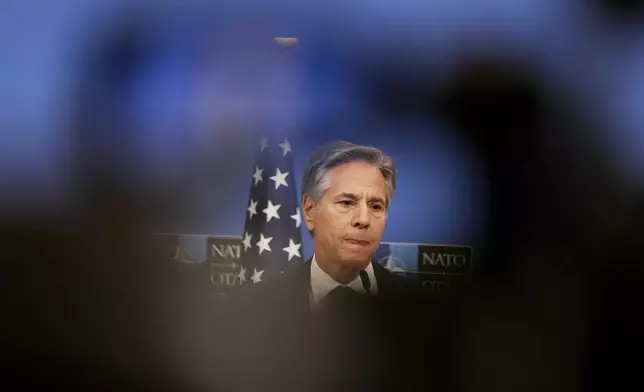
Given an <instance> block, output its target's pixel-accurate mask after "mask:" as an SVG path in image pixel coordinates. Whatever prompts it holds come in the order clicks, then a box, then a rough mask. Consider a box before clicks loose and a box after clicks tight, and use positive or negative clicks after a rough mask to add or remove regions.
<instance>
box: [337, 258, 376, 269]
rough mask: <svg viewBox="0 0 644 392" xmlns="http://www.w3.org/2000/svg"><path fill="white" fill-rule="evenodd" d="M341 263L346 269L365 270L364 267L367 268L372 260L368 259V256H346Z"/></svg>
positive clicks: (341, 259)
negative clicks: (358, 268) (357, 268)
mask: <svg viewBox="0 0 644 392" xmlns="http://www.w3.org/2000/svg"><path fill="white" fill-rule="evenodd" d="M340 262H341V263H342V265H344V266H345V267H351V268H356V267H362V268H364V267H366V266H367V264H369V263H370V262H371V258H370V257H366V256H354V255H346V256H344V257H341V258H340Z"/></svg>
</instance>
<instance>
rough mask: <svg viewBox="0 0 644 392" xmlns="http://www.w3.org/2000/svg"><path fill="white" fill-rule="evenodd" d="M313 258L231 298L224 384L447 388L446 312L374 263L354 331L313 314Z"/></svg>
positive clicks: (220, 358)
mask: <svg viewBox="0 0 644 392" xmlns="http://www.w3.org/2000/svg"><path fill="white" fill-rule="evenodd" d="M310 267H311V263H310V261H309V262H307V263H305V264H302V265H301V266H297V267H294V268H293V269H291V270H289V271H287V272H285V273H284V274H283V275H282V276H281V277H279V278H276V279H273V280H269V281H266V282H261V283H259V284H254V285H250V286H248V287H246V288H244V289H241V290H240V291H239V292H237V293H236V295H235V296H233V297H231V298H230V299H229V302H228V304H227V312H226V313H225V314H223V315H222V316H220V317H219V319H218V322H219V324H218V327H217V329H216V331H217V332H216V335H217V338H216V339H215V341H216V345H215V348H214V350H216V352H217V355H216V361H215V365H214V367H215V368H216V369H213V370H214V371H215V372H216V374H217V378H218V382H217V385H219V386H220V387H221V390H226V391H227V390H280V391H287V390H288V391H291V390H292V391H315V390H320V391H322V390H324V391H331V390H333V391H337V390H351V391H356V390H368V391H378V390H389V391H392V390H396V391H398V390H411V389H413V390H424V389H431V390H442V391H443V390H446V389H447V388H448V384H449V369H448V367H447V366H446V365H447V364H448V363H449V362H448V359H447V354H448V353H447V348H448V347H447V345H446V344H445V343H446V342H447V341H448V339H447V338H448V336H447V332H448V331H447V329H446V324H445V323H444V322H443V321H444V317H443V315H444V312H443V310H442V307H441V306H439V305H438V303H437V302H436V301H432V300H429V298H427V297H426V296H425V295H424V294H423V292H422V291H421V290H420V289H417V286H416V285H415V284H414V282H411V281H409V280H407V279H406V278H403V277H400V276H397V275H395V274H393V273H391V272H389V271H388V270H386V269H385V268H384V267H382V266H380V265H379V264H376V263H374V264H373V267H374V273H375V276H376V280H377V284H378V294H377V295H376V296H374V297H372V299H371V300H370V304H371V307H370V312H369V313H368V315H366V316H365V317H364V318H363V320H362V322H363V323H362V324H361V326H360V327H359V333H357V334H350V333H349V332H348V331H346V330H343V329H337V328H335V329H334V326H333V325H329V324H325V323H323V322H321V320H320V319H319V318H317V317H315V316H314V315H311V312H310V305H309V295H310Z"/></svg>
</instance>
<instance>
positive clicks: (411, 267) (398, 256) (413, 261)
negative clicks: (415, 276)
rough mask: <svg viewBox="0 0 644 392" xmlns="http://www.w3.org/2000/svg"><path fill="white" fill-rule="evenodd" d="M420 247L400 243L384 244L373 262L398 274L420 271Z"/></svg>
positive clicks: (381, 244)
mask: <svg viewBox="0 0 644 392" xmlns="http://www.w3.org/2000/svg"><path fill="white" fill-rule="evenodd" d="M418 245H419V244H411V243H400V242H382V243H380V247H379V248H378V250H377V251H376V253H375V254H374V256H373V260H374V261H375V262H376V263H378V264H380V265H382V266H383V267H385V268H386V269H388V270H389V271H391V272H393V273H397V274H403V273H409V272H417V271H418Z"/></svg>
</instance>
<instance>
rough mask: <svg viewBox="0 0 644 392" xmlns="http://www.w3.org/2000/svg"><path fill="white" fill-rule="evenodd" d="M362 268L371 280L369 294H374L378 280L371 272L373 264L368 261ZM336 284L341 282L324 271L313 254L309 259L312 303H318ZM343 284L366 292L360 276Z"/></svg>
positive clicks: (376, 290)
mask: <svg viewBox="0 0 644 392" xmlns="http://www.w3.org/2000/svg"><path fill="white" fill-rule="evenodd" d="M364 270H365V272H366V273H367V276H369V280H370V282H371V288H370V290H369V291H370V293H371V295H374V294H376V293H377V292H378V282H377V281H376V275H375V273H374V272H373V265H372V264H371V263H369V264H368V265H367V267H366V268H365V269H364ZM337 286H342V284H341V283H339V282H337V281H336V280H335V279H333V278H332V277H331V276H329V274H327V273H326V272H324V270H322V268H320V266H319V265H318V262H317V261H316V260H315V255H313V259H312V260H311V300H312V301H313V303H318V302H319V301H320V300H322V299H323V298H324V297H326V296H327V294H329V293H330V292H331V290H333V289H334V288H336V287H337ZM345 286H347V287H350V288H352V289H353V290H354V291H355V292H357V293H365V294H366V293H367V290H366V289H365V288H364V286H363V285H362V280H361V279H360V276H357V277H356V278H355V279H354V280H352V281H351V282H349V284H347V285H345Z"/></svg>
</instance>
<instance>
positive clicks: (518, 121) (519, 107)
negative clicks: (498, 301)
mask: <svg viewBox="0 0 644 392" xmlns="http://www.w3.org/2000/svg"><path fill="white" fill-rule="evenodd" d="M544 99H545V98H544V96H543V93H542V91H540V88H539V85H538V80H537V78H536V76H535V75H534V74H532V73H531V72H530V71H529V70H526V69H523V68H519V67H515V66H512V65H511V64H504V63H502V62H499V61H497V60H495V58H494V57H492V56H490V57H485V58H478V59H476V58H474V59H471V60H470V61H463V63H462V67H461V68H460V69H459V70H457V71H456V72H455V76H454V78H453V79H452V82H450V83H448V84H447V85H446V86H445V94H444V95H443V96H441V97H440V98H439V101H438V105H439V108H438V111H439V114H440V115H442V117H444V118H447V119H448V121H450V122H452V123H454V124H455V125H456V126H457V127H458V128H459V129H462V130H463V131H464V132H465V133H466V134H467V135H468V136H469V137H470V138H471V139H472V140H473V141H474V143H475V145H477V146H478V151H479V153H480V155H481V156H482V158H483V161H484V162H485V163H486V166H487V170H486V172H487V173H488V178H489V180H490V181H491V182H492V183H491V186H490V189H491V192H492V195H490V200H491V205H490V211H492V213H491V217H490V226H489V231H488V233H489V235H490V238H489V241H488V243H487V249H486V250H484V255H483V256H482V258H483V259H484V260H491V259H493V260H494V261H493V262H492V261H490V262H489V263H487V264H486V265H484V266H483V267H482V269H483V271H482V272H483V273H485V272H486V271H487V272H490V273H493V274H495V275H498V276H503V275H507V274H510V273H511V269H512V259H513V253H514V252H516V251H517V250H518V248H520V246H521V245H522V244H521V242H522V241H523V240H524V239H526V238H528V237H530V236H531V233H532V232H535V231H538V230H539V227H540V223H539V221H540V220H541V219H542V218H543V217H545V216H546V215H544V214H543V209H544V207H543V206H542V201H544V200H545V199H544V198H543V195H542V192H544V191H545V189H544V187H543V186H541V185H542V184H540V183H539V181H540V180H541V179H540V178H539V177H537V176H535V175H534V174H536V173H531V171H532V170H535V169H537V167H536V165H537V162H538V156H537V153H538V151H537V148H538V145H539V144H538V143H537V142H536V139H537V137H538V132H539V130H540V128H541V126H542V122H543V118H544V116H545V110H546V108H545V102H544ZM526 206H530V207H529V208H526ZM518 227H521V230H516V228H518ZM492 255H493V256H492ZM486 256H491V257H486Z"/></svg>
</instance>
